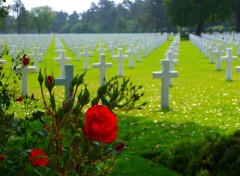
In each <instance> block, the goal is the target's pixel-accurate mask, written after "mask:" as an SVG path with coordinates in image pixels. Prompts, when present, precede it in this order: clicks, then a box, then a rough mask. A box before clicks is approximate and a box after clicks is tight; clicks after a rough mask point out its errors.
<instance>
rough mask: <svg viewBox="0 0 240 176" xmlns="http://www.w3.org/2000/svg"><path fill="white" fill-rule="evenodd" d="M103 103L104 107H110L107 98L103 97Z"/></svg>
mask: <svg viewBox="0 0 240 176" xmlns="http://www.w3.org/2000/svg"><path fill="white" fill-rule="evenodd" d="M101 101H102V104H103V105H105V106H107V107H108V106H109V102H108V100H107V99H106V97H105V96H102V97H101Z"/></svg>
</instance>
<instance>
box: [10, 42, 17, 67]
mask: <svg viewBox="0 0 240 176" xmlns="http://www.w3.org/2000/svg"><path fill="white" fill-rule="evenodd" d="M18 53H19V51H18V50H17V45H13V49H12V51H10V54H11V55H12V56H13V67H15V68H16V67H17V56H18Z"/></svg>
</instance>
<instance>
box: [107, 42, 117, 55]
mask: <svg viewBox="0 0 240 176" xmlns="http://www.w3.org/2000/svg"><path fill="white" fill-rule="evenodd" d="M115 48H116V47H115V46H114V45H113V43H111V44H110V45H109V47H108V49H109V51H111V57H113V55H114V49H115Z"/></svg>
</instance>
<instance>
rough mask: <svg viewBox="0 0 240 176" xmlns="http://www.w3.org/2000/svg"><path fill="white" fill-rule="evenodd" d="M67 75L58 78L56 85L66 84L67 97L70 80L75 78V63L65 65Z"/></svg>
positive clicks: (66, 95)
mask: <svg viewBox="0 0 240 176" xmlns="http://www.w3.org/2000/svg"><path fill="white" fill-rule="evenodd" d="M64 70H65V75H64V77H62V78H56V79H55V84H56V85H64V86H65V97H68V95H69V88H70V82H71V81H72V79H73V65H64Z"/></svg>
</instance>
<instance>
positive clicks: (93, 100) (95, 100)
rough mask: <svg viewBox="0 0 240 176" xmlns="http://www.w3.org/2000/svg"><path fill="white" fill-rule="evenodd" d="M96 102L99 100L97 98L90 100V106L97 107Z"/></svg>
mask: <svg viewBox="0 0 240 176" xmlns="http://www.w3.org/2000/svg"><path fill="white" fill-rule="evenodd" d="M98 100H99V99H98V98H97V97H96V98H94V99H92V101H91V104H92V106H94V105H97V104H98Z"/></svg>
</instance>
